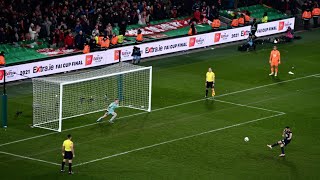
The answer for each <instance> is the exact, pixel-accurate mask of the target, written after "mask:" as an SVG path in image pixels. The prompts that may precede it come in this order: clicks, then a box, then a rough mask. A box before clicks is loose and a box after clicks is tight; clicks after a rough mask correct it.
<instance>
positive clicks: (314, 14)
mask: <svg viewBox="0 0 320 180" xmlns="http://www.w3.org/2000/svg"><path fill="white" fill-rule="evenodd" d="M319 16H320V8H319V5H318V3H317V2H314V6H313V10H312V18H313V27H314V28H317V27H318V24H319V23H318V21H319Z"/></svg>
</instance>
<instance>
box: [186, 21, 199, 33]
mask: <svg viewBox="0 0 320 180" xmlns="http://www.w3.org/2000/svg"><path fill="white" fill-rule="evenodd" d="M194 24H195V23H194V22H191V25H190V29H189V31H188V35H189V36H193V35H196V34H197V33H198V32H197V29H196V26H195V25H194Z"/></svg>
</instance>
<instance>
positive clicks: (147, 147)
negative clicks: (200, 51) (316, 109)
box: [74, 113, 284, 167]
mask: <svg viewBox="0 0 320 180" xmlns="http://www.w3.org/2000/svg"><path fill="white" fill-rule="evenodd" d="M282 115H284V113H281V114H276V115H271V116H266V117H263V118H258V119H254V120H251V121H246V122H243V123H238V124H234V125H230V126H225V127H222V128H217V129H212V130H209V131H205V132H201V133H198V134H194V135H189V136H185V137H181V138H177V139H172V140H169V141H164V142H161V143H156V144H153V145H149V146H144V147H140V148H137V149H132V150H129V151H125V152H121V153H117V154H113V155H110V156H105V157H102V158H99V159H94V160H91V161H87V162H83V163H79V164H75V165H74V167H76V166H83V165H86V164H90V163H94V162H97V161H102V160H106V159H110V158H113V157H117V156H122V155H126V154H129V153H133V152H137V151H142V150H146V149H151V148H154V147H158V146H161V145H165V144H170V143H174V142H177V141H181V140H186V139H190V138H194V137H198V136H202V135H206V134H210V133H213V132H218V131H222V130H226V129H230V128H234V127H238V126H242V125H246V124H250V123H254V122H258V121H262V120H265V119H270V118H274V117H277V116H282Z"/></svg>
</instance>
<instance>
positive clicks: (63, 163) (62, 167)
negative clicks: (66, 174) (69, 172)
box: [61, 161, 66, 170]
mask: <svg viewBox="0 0 320 180" xmlns="http://www.w3.org/2000/svg"><path fill="white" fill-rule="evenodd" d="M65 164H66V163H65V162H63V161H62V163H61V170H64V165H65Z"/></svg>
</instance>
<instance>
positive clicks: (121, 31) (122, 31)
mask: <svg viewBox="0 0 320 180" xmlns="http://www.w3.org/2000/svg"><path fill="white" fill-rule="evenodd" d="M126 31H127V22H126V21H125V20H122V21H121V23H120V24H119V35H120V34H121V35H123V36H124V35H125V34H126Z"/></svg>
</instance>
